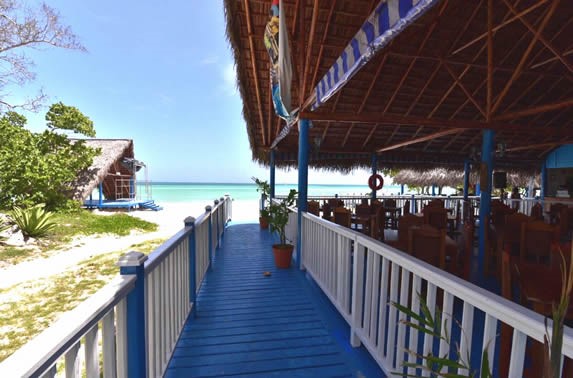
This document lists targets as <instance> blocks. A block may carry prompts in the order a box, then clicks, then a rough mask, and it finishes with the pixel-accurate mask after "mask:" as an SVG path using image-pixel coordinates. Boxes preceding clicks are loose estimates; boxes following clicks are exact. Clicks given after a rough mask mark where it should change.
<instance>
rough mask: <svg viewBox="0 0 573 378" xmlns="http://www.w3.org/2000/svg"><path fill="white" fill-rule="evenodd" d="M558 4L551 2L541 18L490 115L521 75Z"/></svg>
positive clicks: (556, 1) (555, 0)
mask: <svg viewBox="0 0 573 378" xmlns="http://www.w3.org/2000/svg"><path fill="white" fill-rule="evenodd" d="M558 4H559V0H553V3H551V6H550V7H549V9H548V10H547V12H546V13H545V16H544V17H543V20H542V21H541V24H540V25H539V27H538V28H537V30H536V31H535V33H534V35H533V38H532V39H531V42H530V43H529V46H527V49H526V50H525V52H524V53H523V55H522V56H521V60H520V61H519V63H518V64H517V67H516V68H515V71H513V74H512V75H511V77H510V78H509V80H508V81H507V83H506V84H505V87H504V88H503V89H502V90H501V92H500V94H499V96H498V97H497V101H496V102H495V104H494V105H493V107H492V109H491V113H492V114H494V113H495V112H496V110H497V109H498V108H499V106H500V105H501V103H502V101H503V99H504V98H505V96H506V95H507V92H508V91H509V89H510V88H511V86H512V84H513V83H514V81H515V80H516V79H517V77H518V76H519V75H521V70H522V69H523V67H524V66H525V63H526V62H527V58H528V57H529V54H530V53H531V51H533V47H534V46H535V44H536V43H537V41H538V40H539V36H540V35H541V33H543V30H544V29H545V26H546V25H547V24H548V22H549V20H550V19H551V16H553V12H555V9H557V5H558Z"/></svg>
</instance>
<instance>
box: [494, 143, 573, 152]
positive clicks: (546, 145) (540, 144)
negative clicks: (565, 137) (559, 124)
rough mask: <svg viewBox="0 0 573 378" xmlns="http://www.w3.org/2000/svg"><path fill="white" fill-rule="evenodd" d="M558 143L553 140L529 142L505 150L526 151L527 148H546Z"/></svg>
mask: <svg viewBox="0 0 573 378" xmlns="http://www.w3.org/2000/svg"><path fill="white" fill-rule="evenodd" d="M567 143H568V142H565V143H564V144H567ZM559 144H560V143H555V142H549V143H539V144H530V145H528V146H519V147H512V148H507V149H506V150H505V151H506V152H518V151H527V150H538V149H540V148H548V147H549V148H553V147H555V146H557V145H559Z"/></svg>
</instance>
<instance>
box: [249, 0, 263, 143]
mask: <svg viewBox="0 0 573 378" xmlns="http://www.w3.org/2000/svg"><path fill="white" fill-rule="evenodd" d="M243 6H244V7H245V14H246V18H247V33H248V34H249V53H250V56H251V68H252V70H253V77H254V79H255V96H256V97H257V107H258V109H259V112H258V113H259V123H260V129H261V134H262V136H263V138H262V141H263V146H264V145H266V144H267V138H266V136H265V121H264V117H263V104H262V102H261V90H260V88H259V73H258V70H257V61H256V60H255V41H254V40H253V35H254V33H253V24H252V22H251V10H250V7H249V0H243Z"/></svg>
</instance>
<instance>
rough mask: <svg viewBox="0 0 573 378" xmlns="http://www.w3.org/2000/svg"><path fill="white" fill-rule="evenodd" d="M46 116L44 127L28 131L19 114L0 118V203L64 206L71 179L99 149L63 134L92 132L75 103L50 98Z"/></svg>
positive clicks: (91, 134)
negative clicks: (63, 102) (66, 103)
mask: <svg viewBox="0 0 573 378" xmlns="http://www.w3.org/2000/svg"><path fill="white" fill-rule="evenodd" d="M46 120H47V126H48V129H47V130H45V131H43V132H41V133H32V132H31V131H29V130H27V129H26V128H25V127H24V126H25V125H26V118H25V117H24V116H22V115H19V114H17V113H14V112H7V113H6V114H4V116H3V117H2V118H0V140H3V141H5V143H2V144H1V145H0V208H4V209H9V208H12V207H14V206H24V207H29V206H32V205H35V204H39V203H45V204H46V207H47V208H48V209H55V208H61V207H65V206H68V205H69V203H70V201H69V193H70V190H71V184H72V183H73V181H74V180H75V179H76V177H77V175H78V173H80V172H81V171H83V170H85V169H87V168H88V167H89V166H90V165H91V163H92V161H93V158H94V156H96V154H97V153H98V151H96V150H95V149H92V148H89V147H88V146H86V145H85V142H84V141H81V140H73V139H70V138H69V137H68V136H67V135H66V134H72V135H76V134H79V135H80V136H95V130H94V128H93V123H92V121H91V120H90V119H89V118H88V117H86V116H85V115H83V114H82V113H81V112H80V111H79V110H78V109H77V108H75V107H71V106H66V105H64V104H62V103H57V104H54V105H52V106H51V107H50V110H49V111H48V113H47V114H46Z"/></svg>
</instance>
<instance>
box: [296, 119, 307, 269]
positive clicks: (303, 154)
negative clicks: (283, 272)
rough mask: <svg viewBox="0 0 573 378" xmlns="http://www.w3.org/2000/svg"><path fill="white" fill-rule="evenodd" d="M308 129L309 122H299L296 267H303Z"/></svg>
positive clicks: (303, 120) (304, 120)
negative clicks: (303, 217)
mask: <svg viewBox="0 0 573 378" xmlns="http://www.w3.org/2000/svg"><path fill="white" fill-rule="evenodd" d="M308 128H309V121H308V120H307V119H301V120H299V122H298V237H297V241H296V266H297V268H299V269H300V267H301V247H302V212H303V211H306V208H307V203H306V201H307V198H308V195H307V191H308V148H309V145H308Z"/></svg>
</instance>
